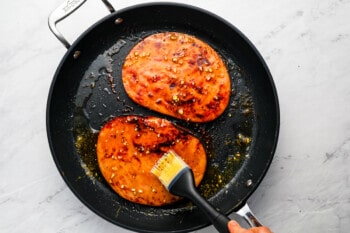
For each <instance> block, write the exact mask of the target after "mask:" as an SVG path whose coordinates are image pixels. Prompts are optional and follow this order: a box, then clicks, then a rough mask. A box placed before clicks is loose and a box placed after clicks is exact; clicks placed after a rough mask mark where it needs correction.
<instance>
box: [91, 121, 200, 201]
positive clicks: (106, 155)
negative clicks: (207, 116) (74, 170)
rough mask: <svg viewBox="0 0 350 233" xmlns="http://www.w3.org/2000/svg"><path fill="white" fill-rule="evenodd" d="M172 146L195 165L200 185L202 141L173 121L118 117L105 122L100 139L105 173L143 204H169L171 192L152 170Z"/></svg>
mask: <svg viewBox="0 0 350 233" xmlns="http://www.w3.org/2000/svg"><path fill="white" fill-rule="evenodd" d="M170 149H172V150H174V151H175V152H176V153H178V154H179V155H180V156H181V157H182V158H183V159H184V161H185V162H186V163H187V164H188V165H189V166H190V167H191V168H192V170H193V173H194V178H195V183H196V185H198V184H199V183H200V181H201V180H202V178H203V175H204V172H205V169H206V163H207V160H206V154H205V150H204V147H203V146H202V144H201V142H200V141H199V140H198V139H197V138H196V137H194V136H193V135H192V134H190V133H189V132H187V131H186V130H184V129H180V128H178V127H176V126H175V125H174V124H172V123H171V122H170V121H167V120H164V119H161V118H157V117H141V116H119V117H116V118H114V119H113V120H111V121H110V122H108V123H106V124H105V125H104V127H103V128H102V129H101V131H100V133H99V136H98V141H97V159H98V165H99V168H100V170H101V173H102V175H103V176H104V178H105V179H106V181H107V182H108V183H109V184H110V186H111V187H112V189H113V190H114V191H115V192H117V193H118V194H119V195H120V196H121V197H123V198H125V199H127V200H129V201H132V202H136V203H139V204H144V205H151V206H161V205H165V204H170V203H173V202H175V201H177V200H178V199H179V197H177V196H174V195H172V194H170V193H169V192H168V191H167V190H166V189H165V188H164V186H163V185H162V184H161V183H160V182H159V180H158V178H157V177H155V176H154V175H153V174H152V173H151V172H150V170H151V168H152V167H153V166H154V164H155V163H156V161H157V160H158V159H159V158H160V157H161V156H162V155H163V154H164V153H166V152H168V151H169V150H170Z"/></svg>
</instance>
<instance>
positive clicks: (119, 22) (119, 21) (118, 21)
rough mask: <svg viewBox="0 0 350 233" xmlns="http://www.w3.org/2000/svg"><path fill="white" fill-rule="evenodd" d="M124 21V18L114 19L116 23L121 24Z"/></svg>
mask: <svg viewBox="0 0 350 233" xmlns="http://www.w3.org/2000/svg"><path fill="white" fill-rule="evenodd" d="M122 22H123V19H122V18H117V19H116V20H115V21H114V23H115V24H117V25H118V24H121V23H122Z"/></svg>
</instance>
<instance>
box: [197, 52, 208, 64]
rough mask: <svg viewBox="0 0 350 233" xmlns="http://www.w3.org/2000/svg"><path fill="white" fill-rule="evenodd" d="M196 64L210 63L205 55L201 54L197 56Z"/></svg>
mask: <svg viewBox="0 0 350 233" xmlns="http://www.w3.org/2000/svg"><path fill="white" fill-rule="evenodd" d="M197 65H198V66H203V65H206V66H207V65H210V62H209V61H208V59H207V58H206V57H203V56H202V55H201V54H200V55H199V56H198V58H197Z"/></svg>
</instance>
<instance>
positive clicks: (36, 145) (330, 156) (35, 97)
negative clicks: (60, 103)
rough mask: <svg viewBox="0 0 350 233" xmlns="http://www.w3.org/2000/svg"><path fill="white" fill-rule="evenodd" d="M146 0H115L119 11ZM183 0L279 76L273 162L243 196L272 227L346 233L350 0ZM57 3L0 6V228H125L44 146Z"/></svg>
mask: <svg viewBox="0 0 350 233" xmlns="http://www.w3.org/2000/svg"><path fill="white" fill-rule="evenodd" d="M141 2H145V1H136V0H133V1H130V0H129V1H117V0H111V3H112V4H113V5H114V7H115V8H116V9H121V8H124V7H126V6H130V5H133V4H136V3H141ZM178 2H183V3H188V4H192V5H195V6H199V7H201V8H204V9H207V10H210V11H212V12H213V13H215V14H218V15H220V16H221V17H223V18H225V19H226V20H228V21H229V22H231V23H232V24H233V25H235V26H236V27H237V28H238V29H240V30H241V31H242V32H243V33H244V34H245V35H246V36H247V37H248V38H249V39H250V40H251V41H252V42H253V43H254V44H255V45H256V47H257V49H258V50H259V51H260V53H261V54H262V56H263V57H264V59H265V60H266V62H267V64H268V66H269V68H270V71H271V73H272V76H273V78H274V81H275V84H276V87H277V90H278V94H279V101H280V109H281V127H280V136H279V142H278V147H277V150H276V154H275V158H274V160H273V162H272V165H271V167H270V169H269V171H268V173H267V175H266V176H265V179H264V180H263V182H262V183H261V185H260V186H259V188H258V189H257V190H256V191H255V193H254V194H253V196H252V197H251V198H250V199H249V201H248V202H249V203H250V205H251V208H252V210H253V211H254V212H255V214H256V215H257V216H258V217H259V218H260V219H261V221H262V222H263V223H265V224H266V225H268V226H270V227H271V229H272V230H273V231H274V232H283V233H297V232H318V233H336V232H342V233H345V232H349V231H350V230H349V229H350V1H349V0H323V1H319V0H294V1H291V0H286V1H277V0H265V1H252V0H248V1H247V0H237V1H228V0H226V1H225V0H217V1H199V0H196V1H195V0H187V1H184V0H181V1H178ZM60 3H61V0H46V1H43V0H41V1H21V0H12V1H4V2H2V4H1V7H0V19H1V20H0V35H1V36H0V54H1V60H0V74H1V76H0V79H1V85H0V103H1V104H0V120H1V130H0V132H1V133H0V232H16V233H17V232H18V233H20V232H37V233H39V232H43V233H44V232H45V233H47V232H55V233H65V232H70V233H72V232H84V233H90V232H104V233H108V232H129V231H127V230H125V229H122V228H120V227H117V226H115V225H113V224H111V223H109V222H107V221H105V220H104V219H102V218H101V217H99V216H97V215H96V214H94V213H93V212H92V211H91V210H89V209H88V208H86V207H85V206H84V205H83V204H82V203H81V202H80V201H79V200H78V199H77V198H76V197H75V196H74V195H73V193H72V192H71V191H70V189H69V188H68V187H67V185H66V184H65V183H64V181H63V179H62V178H61V176H60V174H59V172H58V171H57V169H56V167H55V164H54V162H53V159H52V157H51V154H50V150H49V145H48V142H47V137H46V128H45V127H46V125H45V117H46V116H45V111H46V101H47V96H48V91H49V87H50V83H51V80H52V77H53V74H54V72H55V70H56V68H57V66H58V63H59V62H60V60H61V59H62V57H63V55H64V54H65V52H66V49H65V48H64V47H63V46H62V45H61V44H60V43H59V42H58V40H56V38H55V37H54V36H53V35H52V34H51V32H50V31H49V28H48V26H47V17H48V15H49V13H50V12H51V11H52V10H53V9H54V8H55V7H57V6H58V5H59V4H60ZM106 14H107V11H106V9H105V8H104V6H103V5H102V4H100V3H99V2H98V1H88V2H87V3H86V4H85V5H84V6H83V7H82V8H81V10H80V13H79V11H78V12H77V13H74V14H73V15H72V16H71V17H70V18H68V19H67V22H66V21H64V22H62V23H61V24H60V25H59V27H60V28H61V29H62V31H63V32H64V34H65V35H67V38H68V39H69V40H70V41H73V40H74V38H76V36H78V35H79V34H80V33H81V32H82V31H83V30H85V28H86V27H88V26H89V25H91V24H92V23H93V22H95V21H97V20H98V19H99V18H101V17H102V16H104V15H106ZM87 15H88V17H86V16H87ZM213 231H214V230H213V228H212V227H208V228H205V229H202V230H199V231H197V232H200V233H204V232H213Z"/></svg>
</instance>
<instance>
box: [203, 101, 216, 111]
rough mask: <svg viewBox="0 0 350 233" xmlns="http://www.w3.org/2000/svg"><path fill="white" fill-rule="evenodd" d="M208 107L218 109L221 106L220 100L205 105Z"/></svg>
mask: <svg viewBox="0 0 350 233" xmlns="http://www.w3.org/2000/svg"><path fill="white" fill-rule="evenodd" d="M205 106H206V107H207V108H208V109H217V108H218V107H219V102H218V101H210V103H209V104H207V105H205Z"/></svg>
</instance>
